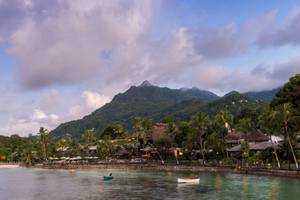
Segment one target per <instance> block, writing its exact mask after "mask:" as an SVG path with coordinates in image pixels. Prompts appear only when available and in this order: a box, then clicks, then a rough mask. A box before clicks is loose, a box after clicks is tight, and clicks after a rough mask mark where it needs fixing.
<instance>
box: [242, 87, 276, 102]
mask: <svg viewBox="0 0 300 200" xmlns="http://www.w3.org/2000/svg"><path fill="white" fill-rule="evenodd" d="M280 89H281V88H276V89H273V90H265V91H260V92H246V93H244V94H243V95H245V96H247V97H249V98H251V99H254V100H258V101H263V102H267V103H270V102H271V101H272V99H274V98H275V96H276V94H277V93H278V92H279V91H280Z"/></svg>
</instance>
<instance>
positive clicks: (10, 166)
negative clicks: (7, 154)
mask: <svg viewBox="0 0 300 200" xmlns="http://www.w3.org/2000/svg"><path fill="white" fill-rule="evenodd" d="M18 167H20V166H19V165H15V164H13V165H7V164H0V169H1V168H18Z"/></svg>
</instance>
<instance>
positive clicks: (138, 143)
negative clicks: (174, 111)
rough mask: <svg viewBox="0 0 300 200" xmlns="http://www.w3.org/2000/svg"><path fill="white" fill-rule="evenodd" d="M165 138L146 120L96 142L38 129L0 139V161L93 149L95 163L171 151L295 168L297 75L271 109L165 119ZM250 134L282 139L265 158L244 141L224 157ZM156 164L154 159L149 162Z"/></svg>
mask: <svg viewBox="0 0 300 200" xmlns="http://www.w3.org/2000/svg"><path fill="white" fill-rule="evenodd" d="M161 123H162V124H164V127H165V129H164V135H165V136H164V137H158V138H155V136H154V135H155V133H154V131H155V126H156V123H154V121H153V120H152V119H150V118H140V117H136V118H134V119H133V127H132V133H129V132H128V130H126V128H125V127H124V126H122V125H121V124H115V125H111V126H109V127H107V128H105V129H104V131H103V132H102V133H101V134H100V136H99V137H97V135H96V133H95V131H94V130H93V129H88V130H85V131H84V132H83V133H82V136H81V138H74V137H72V135H70V134H66V135H65V136H64V137H61V138H54V137H53V136H52V135H51V134H50V133H49V132H48V131H47V130H46V129H45V128H40V130H39V132H38V134H37V135H36V136H29V137H20V136H18V135H12V136H10V137H5V136H0V161H10V162H23V163H25V164H26V165H32V164H34V163H39V162H44V161H47V160H49V158H50V157H58V156H62V153H61V152H64V153H63V156H68V157H76V156H83V157H84V156H86V150H88V149H89V147H90V146H96V147H97V150H98V154H97V157H99V158H101V159H105V158H115V157H117V156H116V155H120V152H122V151H123V152H124V151H125V152H126V153H127V156H128V157H129V158H130V157H140V156H141V155H142V152H141V151H140V149H142V148H145V147H147V146H151V147H155V148H156V149H157V150H158V152H159V153H160V155H161V156H162V157H163V158H164V159H174V156H173V155H172V154H170V151H169V149H170V148H175V147H176V148H180V149H182V154H181V155H180V156H181V157H180V159H183V160H201V162H202V163H203V164H205V163H209V162H223V163H225V162H228V163H232V162H233V161H234V160H235V161H236V160H239V159H240V160H242V161H245V162H247V163H258V162H260V161H266V162H270V161H271V160H272V159H273V158H274V159H275V161H276V164H277V166H278V167H279V168H280V167H281V166H282V164H283V163H284V162H288V163H290V162H293V163H294V164H295V166H296V168H298V167H299V166H298V158H299V156H300V152H299V150H298V149H297V148H296V145H297V142H298V139H299V138H298V134H299V131H300V75H299V74H297V75H295V76H293V77H291V78H290V80H289V82H288V83H286V84H285V85H284V87H283V88H282V89H281V90H280V91H279V92H278V94H277V95H276V97H275V98H274V99H273V100H272V102H271V103H270V105H268V106H265V107H259V108H253V109H244V110H242V111H241V112H240V113H239V114H238V115H236V116H234V115H232V114H231V113H230V112H229V111H227V110H225V109H224V110H220V111H219V112H218V113H217V114H216V115H214V116H211V115H208V114H206V113H203V112H199V113H197V114H196V115H194V116H191V118H190V120H188V121H176V120H174V118H173V117H172V116H166V117H165V118H164V119H163V120H162V121H161ZM233 130H235V131H237V132H246V133H249V134H251V133H253V132H255V131H260V132H262V133H264V134H266V135H268V136H269V137H270V138H271V136H279V135H281V136H284V140H283V142H282V144H281V145H280V148H277V147H275V144H272V147H273V148H271V149H269V150H268V151H264V152H251V151H250V150H249V143H248V142H247V141H242V143H241V152H240V155H238V156H235V157H233V156H232V155H230V154H229V153H228V151H227V148H229V147H228V146H227V144H226V141H225V137H226V135H227V134H228V132H231V131H233ZM156 158H157V159H158V157H157V156H155V155H154V156H153V159H156Z"/></svg>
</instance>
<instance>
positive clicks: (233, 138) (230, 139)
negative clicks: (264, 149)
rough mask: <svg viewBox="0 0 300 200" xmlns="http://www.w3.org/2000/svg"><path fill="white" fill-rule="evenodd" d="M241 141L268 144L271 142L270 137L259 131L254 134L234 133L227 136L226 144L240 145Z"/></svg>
mask: <svg viewBox="0 0 300 200" xmlns="http://www.w3.org/2000/svg"><path fill="white" fill-rule="evenodd" d="M241 140H246V141H248V142H266V141H269V137H268V136H267V135H265V134H263V133H261V132H259V131H254V132H249V133H245V132H232V133H228V134H227V135H226V136H225V141H226V143H231V144H238V143H240V141H241Z"/></svg>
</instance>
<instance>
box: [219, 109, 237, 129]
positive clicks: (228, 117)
mask: <svg viewBox="0 0 300 200" xmlns="http://www.w3.org/2000/svg"><path fill="white" fill-rule="evenodd" d="M216 119H217V120H218V121H220V122H222V123H223V124H224V126H225V128H226V129H227V131H228V132H232V124H233V116H232V114H230V113H229V112H228V111H226V110H220V111H219V112H218V113H217V115H216Z"/></svg>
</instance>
